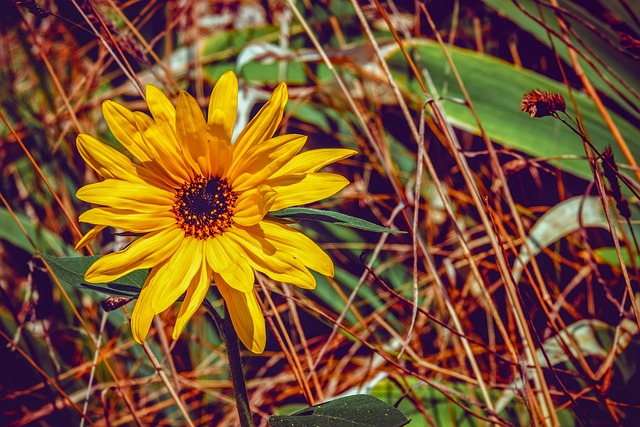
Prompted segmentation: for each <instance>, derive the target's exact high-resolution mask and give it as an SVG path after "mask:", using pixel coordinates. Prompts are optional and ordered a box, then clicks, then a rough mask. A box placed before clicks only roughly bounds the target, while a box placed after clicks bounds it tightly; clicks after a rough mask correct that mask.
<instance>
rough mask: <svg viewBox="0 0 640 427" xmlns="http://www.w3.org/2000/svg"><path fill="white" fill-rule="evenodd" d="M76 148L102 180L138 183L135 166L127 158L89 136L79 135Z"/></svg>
mask: <svg viewBox="0 0 640 427" xmlns="http://www.w3.org/2000/svg"><path fill="white" fill-rule="evenodd" d="M76 147H78V152H79V153H80V155H81V156H82V158H83V159H84V160H85V161H86V162H87V164H88V165H89V166H91V168H92V169H93V170H95V171H96V172H97V173H98V174H99V175H100V176H102V177H104V178H117V179H123V180H126V181H131V182H139V181H140V178H138V176H137V174H136V168H135V165H134V164H133V163H132V162H131V160H129V158H128V157H127V156H125V155H124V154H122V153H121V152H119V151H118V150H116V149H115V148H112V147H110V146H108V145H107V144H103V143H102V142H100V141H98V140H97V139H95V138H94V137H92V136H90V135H85V134H80V135H78V138H76Z"/></svg>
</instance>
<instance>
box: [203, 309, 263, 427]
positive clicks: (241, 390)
mask: <svg viewBox="0 0 640 427" xmlns="http://www.w3.org/2000/svg"><path fill="white" fill-rule="evenodd" d="M204 305H205V307H206V309H207V311H208V312H209V314H211V317H212V318H213V321H214V323H215V324H216V327H217V328H218V332H220V336H221V337H222V340H223V341H224V342H225V344H226V345H227V356H228V358H229V371H230V373H231V383H232V384H233V394H234V397H235V399H236V409H237V410H238V417H239V418H240V425H241V426H242V427H254V424H253V416H252V415H251V408H250V406H249V394H248V393H247V385H246V383H245V380H244V370H243V369H242V359H241V357H240V340H239V339H238V334H236V330H235V329H233V324H232V323H231V316H230V315H229V310H228V309H227V306H226V304H225V306H224V319H221V318H220V315H219V314H218V312H217V311H216V309H215V308H213V306H212V305H211V303H209V301H207V300H206V299H205V301H204Z"/></svg>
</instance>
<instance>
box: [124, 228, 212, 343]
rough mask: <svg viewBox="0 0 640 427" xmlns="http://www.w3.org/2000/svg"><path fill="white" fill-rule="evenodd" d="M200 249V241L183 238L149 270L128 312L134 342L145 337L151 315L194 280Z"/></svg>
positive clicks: (167, 305) (200, 266) (197, 274)
mask: <svg viewBox="0 0 640 427" xmlns="http://www.w3.org/2000/svg"><path fill="white" fill-rule="evenodd" d="M202 252H203V243H202V242H201V241H199V240H197V239H193V238H186V239H182V240H181V242H180V244H179V246H178V248H177V249H176V250H175V252H174V253H173V255H172V256H171V257H170V258H169V259H168V260H165V261H163V262H161V263H160V264H159V265H158V266H157V267H155V268H153V269H152V270H151V272H150V273H149V276H148V277H147V280H146V281H145V283H144V286H143V287H142V290H141V291H140V295H139V296H138V300H137V301H136V305H135V307H134V308H133V313H132V314H131V331H132V332H133V337H134V338H135V340H136V341H137V342H139V343H142V342H143V341H144V339H145V338H146V336H147V334H148V333H149V328H150V327H151V321H152V320H153V316H154V315H156V314H159V313H162V312H163V311H165V310H166V309H167V308H169V307H170V306H171V305H172V304H173V303H174V302H176V300H177V299H178V297H180V295H182V294H183V293H184V292H185V291H186V290H187V288H188V287H189V284H190V283H192V281H193V280H196V281H197V280H199V277H200V273H201V272H200V270H201V269H202V267H203V266H204V264H203V259H204V257H203V253H202Z"/></svg>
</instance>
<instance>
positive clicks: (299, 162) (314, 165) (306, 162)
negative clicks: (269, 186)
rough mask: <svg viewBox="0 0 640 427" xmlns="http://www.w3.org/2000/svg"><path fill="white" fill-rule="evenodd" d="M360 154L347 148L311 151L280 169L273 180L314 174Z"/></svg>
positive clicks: (301, 154) (299, 155) (296, 157)
mask: <svg viewBox="0 0 640 427" xmlns="http://www.w3.org/2000/svg"><path fill="white" fill-rule="evenodd" d="M354 154H358V152H357V151H355V150H349V149H346V148H320V149H318V150H309V151H305V152H304V153H300V154H298V155H297V156H295V157H294V158H293V159H291V161H290V162H289V163H287V164H286V165H284V166H283V167H281V168H280V169H278V170H277V171H276V172H275V173H274V174H273V175H272V178H275V177H278V176H282V175H287V174H290V173H312V172H317V171H319V170H320V169H321V168H323V167H325V166H327V165H329V164H331V163H334V162H337V161H339V160H342V159H346V158H347V157H351V156H353V155H354Z"/></svg>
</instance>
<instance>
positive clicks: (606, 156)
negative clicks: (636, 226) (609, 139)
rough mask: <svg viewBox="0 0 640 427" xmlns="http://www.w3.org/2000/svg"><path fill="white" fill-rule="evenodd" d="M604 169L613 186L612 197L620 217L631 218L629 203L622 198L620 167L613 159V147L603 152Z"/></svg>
mask: <svg viewBox="0 0 640 427" xmlns="http://www.w3.org/2000/svg"><path fill="white" fill-rule="evenodd" d="M602 168H603V169H604V176H605V178H607V181H609V185H610V186H611V196H612V197H613V200H615V202H616V207H617V208H618V212H620V216H622V217H623V218H626V219H629V218H631V210H630V209H629V203H628V202H627V199H625V198H624V197H623V196H622V190H621V189H620V183H619V182H618V165H617V164H616V159H615V158H614V157H613V150H611V146H608V147H607V148H605V149H604V151H603V152H602Z"/></svg>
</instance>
